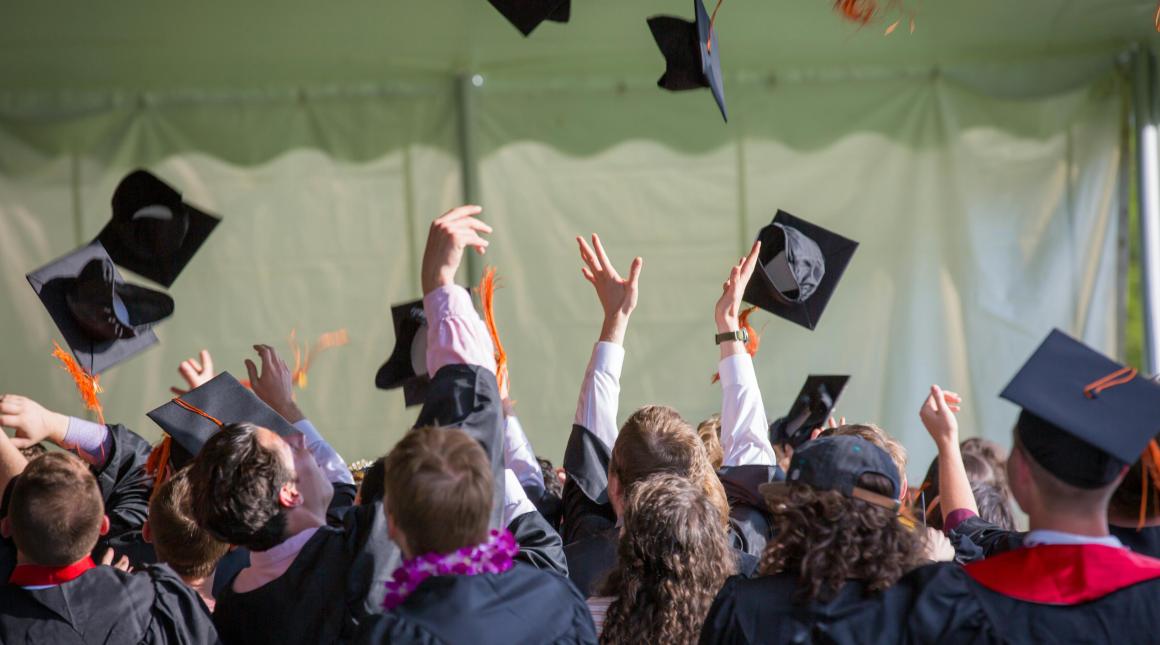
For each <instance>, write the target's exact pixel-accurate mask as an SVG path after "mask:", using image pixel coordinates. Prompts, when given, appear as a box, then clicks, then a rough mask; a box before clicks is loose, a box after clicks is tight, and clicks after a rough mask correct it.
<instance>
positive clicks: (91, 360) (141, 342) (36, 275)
mask: <svg viewBox="0 0 1160 645" xmlns="http://www.w3.org/2000/svg"><path fill="white" fill-rule="evenodd" d="M27 278H28V283H29V284H31V285H32V289H33V291H35V292H36V294H37V295H38V296H40V301H41V303H43V304H44V308H45V309H47V310H48V314H49V315H50V316H52V321H53V322H54V323H56V327H57V329H59V330H60V333H61V335H62V336H64V341H65V342H66V343H67V344H68V346H69V347H70V348H71V349H72V351H73V354H74V355H75V356H76V359H77V364H79V365H80V366H81V367H82V368H84V369H85V370H86V371H88V372H89V373H90V374H99V373H101V372H103V371H105V370H107V369H109V368H110V367H112V366H114V365H116V364H117V363H120V362H121V361H124V360H126V359H128V358H130V357H131V356H133V355H135V354H137V353H138V352H140V351H142V350H144V349H147V348H148V347H150V346H152V345H155V344H156V343H157V335H156V334H154V333H153V329H152V327H153V325H155V324H156V323H158V322H159V321H161V320H163V319H164V318H166V317H168V316H169V315H171V314H172V313H173V299H172V298H170V297H169V296H168V295H166V294H164V293H161V292H159V291H153V290H151V289H146V288H144V287H139V286H137V285H132V284H127V283H126V282H125V281H124V280H122V279H121V276H120V274H119V273H118V272H117V268H116V267H115V266H113V261H112V260H111V259H110V258H109V256H108V254H107V253H105V249H104V248H103V247H102V246H101V244H100V243H99V242H93V243H91V244H88V245H86V246H82V247H81V248H79V249H77V250H75V251H73V252H72V253H69V254H68V255H65V256H64V257H60V258H57V259H55V260H53V261H52V262H50V263H48V264H47V265H45V266H43V267H41V268H39V269H37V270H36V271H33V272H32V273H29V274H28V276H27Z"/></svg>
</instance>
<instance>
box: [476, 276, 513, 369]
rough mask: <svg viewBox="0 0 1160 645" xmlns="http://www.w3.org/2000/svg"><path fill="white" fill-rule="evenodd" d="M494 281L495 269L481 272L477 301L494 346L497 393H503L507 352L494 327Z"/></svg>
mask: <svg viewBox="0 0 1160 645" xmlns="http://www.w3.org/2000/svg"><path fill="white" fill-rule="evenodd" d="M495 290H496V280H495V267H488V268H487V269H485V270H484V272H483V279H482V280H480V281H479V301H480V303H481V304H482V306H483V321H484V322H485V323H486V324H487V333H488V334H491V342H492V344H494V345H495V380H496V383H497V384H498V385H499V391H500V392H503V391H504V388H505V386H506V384H507V376H508V373H507V352H505V351H504V348H503V343H501V342H500V340H499V330H498V329H496V326H495V306H494V303H493V300H494V299H495Z"/></svg>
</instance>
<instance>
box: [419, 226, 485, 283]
mask: <svg viewBox="0 0 1160 645" xmlns="http://www.w3.org/2000/svg"><path fill="white" fill-rule="evenodd" d="M482 212H483V208H482V207H481V206H460V207H458V208H453V209H451V210H449V211H447V212H446V213H444V214H443V215H441V216H440V217H439V218H438V219H436V220H435V221H434V222H431V229H430V230H429V231H428V233H427V248H426V249H425V250H424V251H423V268H422V272H421V276H422V281H423V294H424V295H426V294H428V293H431V292H432V291H434V290H436V289H438V288H439V287H444V286H447V285H450V284H455V273H456V272H457V271H458V270H459V264H460V262H462V261H463V251H464V249H466V248H468V247H471V248H473V249H475V251H476V252H477V253H479V254H480V255H483V254H484V253H485V252H486V251H487V246H488V244H489V243H488V241H487V240H485V239H484V238H483V237H482V236H483V234H486V233H491V227H490V226H488V225H487V224H485V223H484V222H483V221H482V220H480V219H478V218H477V217H476V215H479V214H480V213H482Z"/></svg>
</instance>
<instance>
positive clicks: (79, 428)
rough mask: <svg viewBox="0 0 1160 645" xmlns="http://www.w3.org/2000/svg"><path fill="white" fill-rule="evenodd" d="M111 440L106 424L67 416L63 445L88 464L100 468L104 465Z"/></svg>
mask: <svg viewBox="0 0 1160 645" xmlns="http://www.w3.org/2000/svg"><path fill="white" fill-rule="evenodd" d="M112 442H113V438H112V436H111V435H110V434H109V428H108V426H104V425H101V424H99V423H93V422H92V421H85V420H84V419H78V418H76V417H69V418H68V430H67V431H65V433H64V446H63V447H64V448H65V449H66V450H69V451H71V452H73V453H74V454H76V455H77V456H78V457H80V458H81V459H84V460H85V461H86V462H88V464H89V465H90V466H95V467H97V468H100V467H102V466H104V465H105V460H106V459H108V456H109V451H110V449H111V448H112Z"/></svg>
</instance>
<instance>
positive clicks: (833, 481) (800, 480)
mask: <svg viewBox="0 0 1160 645" xmlns="http://www.w3.org/2000/svg"><path fill="white" fill-rule="evenodd" d="M868 473H872V474H875V475H881V476H882V477H885V478H886V479H887V480H889V481H890V485H891V493H890V497H887V496H885V495H880V494H878V493H875V492H873V491H870V490H867V489H865V488H861V487H859V486H858V479H859V478H861V477H862V475H865V474H868ZM796 485H804V486H809V487H810V488H814V489H817V490H832V491H835V492H838V493H841V494H843V495H845V496H846V497H850V498H853V499H860V500H862V501H864V502H867V503H870V504H874V505H875V506H880V507H882V508H886V509H889V510H891V511H898V510H899V509H900V508H901V503H900V502H899V500H898V496H899V494H900V493H901V492H902V483H901V475H900V474H899V472H898V467H897V466H895V465H894V461H893V460H891V459H890V455H889V454H887V453H886V451H885V450H883V449H881V448H879V447H878V446H875V445H874V444H872V443H870V442H869V441H866V440H865V439H863V438H861V437H855V436H847V435H842V436H830V437H822V438H820V439H814V440H813V441H807V442H805V443H804V444H802V446H801V447H800V448H798V449H796V450H794V453H793V458H792V459H791V460H790V463H789V471H788V472H787V473H786V477H785V481H784V482H771V483H768V484H762V485H761V486H760V490H761V491H762V492H763V493H767V494H768V493H771V492H775V491H778V490H781V489H783V488H784V487H786V486H796Z"/></svg>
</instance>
